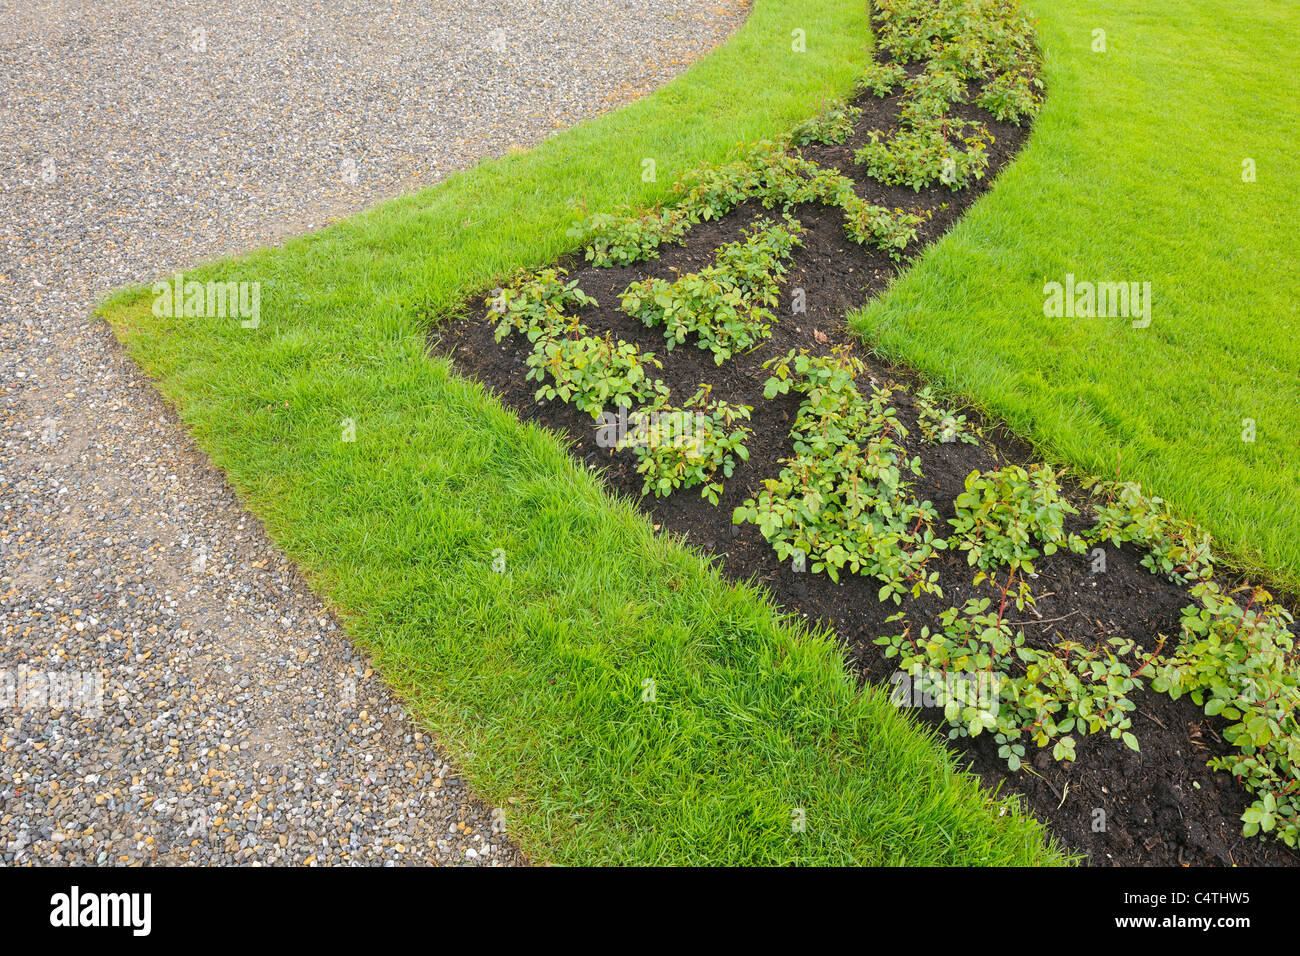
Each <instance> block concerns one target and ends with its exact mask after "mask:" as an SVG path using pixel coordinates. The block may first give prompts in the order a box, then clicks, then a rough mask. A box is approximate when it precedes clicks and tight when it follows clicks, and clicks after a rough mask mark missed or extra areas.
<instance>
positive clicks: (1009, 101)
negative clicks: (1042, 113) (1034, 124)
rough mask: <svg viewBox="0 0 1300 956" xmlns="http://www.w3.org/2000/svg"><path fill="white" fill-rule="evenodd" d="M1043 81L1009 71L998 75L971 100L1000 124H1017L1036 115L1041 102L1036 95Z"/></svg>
mask: <svg viewBox="0 0 1300 956" xmlns="http://www.w3.org/2000/svg"><path fill="white" fill-rule="evenodd" d="M1042 88H1043V81H1042V80H1040V79H1039V78H1038V77H1036V76H1034V75H1032V74H1031V73H1028V72H1027V71H1025V70H1023V69H1020V70H1012V71H1010V72H1008V73H1000V74H998V75H997V76H996V77H994V78H993V79H992V80H990V81H989V82H988V83H987V84H985V86H984V89H983V91H982V92H981V93H980V95H979V96H978V97H976V99H975V104H976V105H977V106H979V107H981V108H982V109H986V110H988V111H989V112H990V113H992V114H993V116H994V118H995V119H998V120H1001V121H1002V122H1012V123H1019V122H1020V121H1021V120H1023V119H1025V118H1026V117H1029V116H1033V115H1034V114H1035V113H1037V112H1038V106H1039V103H1040V101H1041V98H1040V96H1039V93H1038V91H1039V90H1041V89H1042Z"/></svg>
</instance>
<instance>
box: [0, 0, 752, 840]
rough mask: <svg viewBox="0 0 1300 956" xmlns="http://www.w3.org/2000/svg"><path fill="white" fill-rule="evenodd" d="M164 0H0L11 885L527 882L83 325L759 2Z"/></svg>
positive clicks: (541, 131) (611, 97)
mask: <svg viewBox="0 0 1300 956" xmlns="http://www.w3.org/2000/svg"><path fill="white" fill-rule="evenodd" d="M161 6H162V5H160V4H157V3H156V2H155V0H93V2H77V0H23V2H8V0H0V309H3V313H2V315H0V319H2V321H0V375H2V376H3V377H2V379H0V383H2V387H0V496H2V500H3V512H2V513H0V864H13V863H17V864H31V863H60V862H74V863H96V862H97V863H106V864H128V863H141V862H144V863H148V862H156V863H187V864H196V863H197V864H208V863H235V862H238V863H249V864H271V863H304V862H317V863H322V864H328V863H336V864H337V863H405V862H420V863H441V864H463V863H471V864H484V863H488V864H500V863H518V862H523V861H522V858H521V856H520V854H519V852H518V850H517V849H516V848H515V847H514V846H513V845H512V843H511V842H510V840H509V838H508V828H509V812H508V808H505V809H504V810H503V809H500V808H492V807H489V806H485V805H484V804H483V803H481V802H480V801H478V800H477V799H475V798H474V797H473V795H472V794H470V793H468V792H467V791H466V788H465V787H464V785H463V784H462V783H461V782H460V780H459V779H458V778H457V776H456V774H455V772H454V770H452V768H450V767H449V766H448V764H447V763H446V762H445V761H444V759H443V757H442V755H441V754H440V752H439V751H438V749H437V748H435V747H434V746H433V744H432V742H431V741H430V740H429V739H428V738H427V737H425V736H422V735H421V734H420V733H419V732H418V730H417V729H416V728H415V727H413V726H412V724H411V720H410V718H409V716H408V715H407V713H406V711H405V709H404V708H403V706H402V704H401V703H400V702H399V701H398V700H397V699H396V698H395V697H394V696H393V694H392V693H391V692H390V691H389V690H388V689H387V688H386V686H385V685H384V684H383V683H381V682H380V680H379V679H378V677H377V676H376V675H374V674H372V673H371V672H370V670H369V668H368V666H367V663H366V661H365V659H364V658H363V657H362V656H361V655H360V654H359V653H358V652H357V651H356V649H355V648H353V647H352V646H351V644H350V643H349V642H348V640H347V639H346V638H345V636H344V635H343V633H342V632H341V630H340V628H339V625H338V624H337V622H336V621H335V620H334V619H333V617H332V616H331V615H330V613H329V612H328V611H327V610H326V609H325V608H324V607H323V606H322V605H321V603H320V602H319V601H318V600H316V598H315V597H314V596H313V595H312V594H311V593H310V591H308V590H307V588H306V587H305V586H304V585H303V583H302V581H301V579H300V578H299V577H298V576H297V574H296V573H295V571H294V569H293V567H292V566H291V565H290V563H289V562H288V561H286V559H285V558H284V557H283V555H281V554H280V553H279V551H278V550H277V549H276V548H275V547H274V546H273V545H272V544H271V542H270V541H269V539H268V538H267V536H266V534H265V533H264V531H263V530H262V528H261V526H260V524H259V523H258V522H257V521H256V520H254V519H253V518H251V517H250V516H249V515H248V514H247V513H245V512H244V511H243V510H242V509H241V508H240V506H239V504H238V502H237V501H236V500H235V498H234V496H233V495H232V493H231V492H230V490H229V489H228V487H227V486H226V484H225V482H224V481H223V479H222V476H221V475H220V473H219V472H217V471H216V470H215V469H214V468H213V467H212V466H211V465H210V464H209V463H208V461H207V459H206V458H205V456H203V455H202V454H201V453H200V452H198V451H197V450H196V448H195V446H194V444H193V442H192V440H191V439H190V437H189V436H188V435H187V434H186V433H185V432H184V431H183V429H181V427H180V426H179V425H178V424H177V423H176V420H175V418H174V416H173V415H172V414H171V413H170V411H169V410H168V409H167V408H166V406H165V405H164V403H163V402H162V400H161V399H160V397H159V396H158V394H157V393H156V392H155V390H154V389H153V387H152V386H151V385H150V384H149V383H148V382H147V381H146V380H144V379H143V377H142V376H141V375H140V373H139V371H138V370H137V369H136V367H135V366H134V364H133V363H132V362H131V361H129V360H128V359H126V358H125V357H124V356H123V354H122V352H121V350H120V348H118V346H117V345H116V343H115V342H114V341H113V339H112V337H111V335H110V334H109V333H108V332H107V330H106V328H105V327H104V326H103V324H102V323H100V322H99V321H98V320H95V319H92V318H91V317H90V315H89V309H90V307H91V306H92V305H93V303H94V301H95V300H97V299H98V298H99V296H100V295H101V294H102V293H103V292H105V291H106V290H108V289H110V288H113V287H116V286H119V285H122V284H125V283H128V282H143V281H149V280H152V279H153V278H154V277H155V276H158V275H160V274H166V273H168V272H170V271H172V270H174V269H178V268H182V267H185V266H189V265H192V264H194V263H196V262H198V261H201V260H204V259H208V258H212V257H214V256H216V255H219V254H223V253H227V252H234V251H239V250H242V249H246V248H248V247H251V246H256V245H262V244H266V243H270V242H274V241H276V240H278V239H280V238H282V237H284V236H286V235H291V234H296V233H300V232H303V231H306V230H308V229H311V228H313V227H316V226H319V225H322V224H324V223H326V222H328V221H330V220H331V219H332V218H334V217H337V216H340V215H343V214H346V213H349V212H352V211H355V210H357V209H360V208H364V207H365V206H367V205H370V204H372V203H374V202H375V201H377V200H379V199H382V198H384V197H387V196H390V195H395V194H397V193H401V192H404V191H408V190H410V189H413V188H416V187H418V186H422V185H427V184H429V183H431V182H434V181H436V180H437V179H439V178H441V177H443V176H445V175H446V174H448V173H450V172H452V171H454V170H455V169H457V168H461V167H464V166H466V165H468V164H470V163H472V162H473V161H474V160H476V159H478V158H481V157H484V156H487V155H493V154H498V153H501V152H503V151H505V150H508V149H511V148H520V147H526V146H529V145H531V144H533V143H535V142H537V141H538V140H540V139H541V138H543V137H545V136H546V135H548V134H550V133H551V132H553V131H554V130H555V129H557V128H560V127H564V126H568V125H571V124H572V123H574V122H576V121H578V120H580V119H582V118H584V117H587V116H590V115H593V114H595V113H599V112H602V111H604V110H607V109H610V108H613V107H614V106H617V105H619V104H620V103H622V102H625V101H627V100H628V99H631V98H633V97H634V96H636V95H638V94H640V93H643V92H645V91H646V90H648V89H651V88H653V87H654V86H656V85H659V84H660V83H662V82H664V81H665V80H666V79H668V78H669V77H671V76H672V75H674V74H675V73H677V72H680V71H681V70H682V69H684V68H685V66H686V65H688V64H689V63H690V62H691V61H693V60H694V59H696V58H698V57H699V56H700V55H702V54H703V53H704V52H706V51H707V50H708V49H710V48H711V47H713V46H714V45H716V44H717V43H718V42H719V41H720V40H721V39H723V38H724V37H725V36H726V35H727V34H728V33H729V32H730V31H732V30H733V29H735V27H736V26H737V25H738V24H739V22H740V21H741V19H742V18H743V16H744V14H745V7H744V5H743V4H739V3H735V2H717V0H623V2H618V0H586V2H582V0H532V2H519V0H512V2H487V0H448V2H429V0H423V2H406V0H331V2H307V0H190V2H183V3H177V4H171V5H168V6H167V8H166V9H159V8H160V7H161ZM73 678H78V679H82V680H84V683H81V684H76V685H71V687H70V685H69V684H68V683H67V682H68V681H69V680H71V679H73ZM97 689H98V691H100V692H102V698H100V699H98V700H97V699H96V691H97ZM72 691H75V693H72ZM60 695H63V697H64V699H62V700H55V699H52V698H55V697H59V696H60Z"/></svg>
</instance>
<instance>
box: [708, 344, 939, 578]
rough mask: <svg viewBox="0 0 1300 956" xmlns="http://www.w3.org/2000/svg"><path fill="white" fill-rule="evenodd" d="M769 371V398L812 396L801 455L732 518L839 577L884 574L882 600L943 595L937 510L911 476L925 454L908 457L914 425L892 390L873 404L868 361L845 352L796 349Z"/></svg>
mask: <svg viewBox="0 0 1300 956" xmlns="http://www.w3.org/2000/svg"><path fill="white" fill-rule="evenodd" d="M766 367H767V368H768V369H769V370H770V371H771V372H772V376H771V377H770V378H769V379H768V381H767V383H766V385H765V386H764V395H765V396H767V397H768V398H772V397H775V396H776V395H779V394H784V393H786V392H789V391H791V390H794V391H797V392H800V393H802V394H803V395H804V399H803V402H802V403H801V404H800V407H799V412H798V414H797V416H796V418H795V423H794V427H793V428H792V429H791V436H792V437H793V439H794V450H795V457H794V458H792V459H788V460H787V461H786V462H785V466H786V467H785V468H783V469H782V471H781V474H780V475H779V476H778V477H777V478H776V479H768V480H766V481H764V483H763V485H764V488H763V491H762V492H760V493H759V494H758V495H757V496H756V497H755V498H751V499H749V500H748V501H746V502H745V503H744V504H743V505H741V506H740V507H738V508H737V509H736V510H735V512H734V513H733V515H732V521H733V522H734V523H736V524H743V523H747V522H748V523H752V524H755V525H757V526H758V528H759V531H760V532H761V533H762V534H763V536H764V537H765V538H766V539H767V540H768V541H769V542H770V543H771V544H772V546H773V547H774V548H775V550H776V552H777V555H778V556H779V557H780V558H781V559H782V560H787V559H790V558H797V559H800V560H809V561H811V563H812V567H811V570H812V571H813V572H814V573H816V572H820V571H825V572H826V574H827V575H829V576H830V578H831V579H832V580H834V581H838V580H839V573H840V571H841V570H843V569H845V568H847V569H848V570H849V571H851V572H852V573H854V574H863V575H868V576H871V577H874V578H876V579H878V580H879V581H881V582H882V585H881V588H880V590H879V592H878V597H879V599H880V600H882V601H883V600H885V599H886V598H892V599H893V600H894V601H895V603H897V602H899V601H900V600H901V595H902V594H903V593H905V592H907V591H908V590H910V591H911V593H912V594H913V595H914V596H915V595H917V594H920V593H922V592H926V593H932V594H938V593H941V592H940V590H939V586H938V583H937V582H938V573H937V572H927V571H926V570H925V564H926V562H927V561H928V560H929V559H930V558H931V557H932V556H933V554H934V552H935V551H936V550H942V549H943V548H944V547H945V543H944V541H943V540H942V539H941V538H937V537H936V536H935V535H934V533H933V530H932V525H933V523H934V521H935V520H936V519H937V517H938V516H937V513H936V512H935V510H934V507H933V506H932V505H931V504H930V502H928V501H925V502H918V501H917V500H916V499H915V498H913V497H912V496H911V495H910V494H909V490H910V484H909V482H908V481H907V480H906V479H905V477H904V475H905V474H908V473H910V474H912V475H919V474H920V460H919V459H915V458H913V459H911V460H908V459H906V458H905V457H904V456H903V451H902V449H901V447H900V446H899V445H898V443H897V441H896V440H895V439H896V438H900V437H903V436H905V435H906V430H905V429H904V428H903V426H902V425H901V424H900V423H899V422H898V417H897V412H896V410H895V409H894V408H893V406H892V405H891V404H890V398H891V395H892V393H891V392H890V390H888V389H876V390H875V392H874V393H873V395H872V398H871V400H870V401H867V400H864V399H863V397H862V394H861V392H860V391H859V390H858V388H857V385H856V384H855V382H854V378H855V376H856V375H857V374H859V373H860V372H861V369H862V366H861V363H859V362H858V361H857V360H856V359H855V358H853V357H852V356H850V355H849V354H848V352H847V350H844V349H836V350H834V352H833V353H832V355H830V356H828V357H827V356H811V355H809V354H808V353H807V352H800V353H798V354H796V353H794V352H791V353H789V354H788V355H786V356H782V357H780V358H777V359H772V360H770V361H769V362H768V363H767V366H766ZM864 442H865V444H863V443H864Z"/></svg>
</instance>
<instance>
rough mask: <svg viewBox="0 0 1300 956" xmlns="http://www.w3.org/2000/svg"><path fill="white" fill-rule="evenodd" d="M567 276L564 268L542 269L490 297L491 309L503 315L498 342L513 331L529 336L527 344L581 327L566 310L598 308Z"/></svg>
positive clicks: (499, 324)
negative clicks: (594, 306) (567, 279)
mask: <svg viewBox="0 0 1300 956" xmlns="http://www.w3.org/2000/svg"><path fill="white" fill-rule="evenodd" d="M567 276H568V272H566V271H565V270H563V269H542V270H540V271H539V272H535V273H531V274H528V275H522V276H520V277H518V278H517V279H516V280H515V281H514V282H513V283H511V284H510V285H509V286H507V287H506V288H504V289H502V290H501V291H500V292H498V293H497V294H496V295H494V296H492V297H491V298H489V299H488V300H487V305H488V307H489V308H490V309H491V311H492V312H493V313H495V314H497V315H500V316H501V318H500V320H499V321H498V324H497V328H496V340H497V341H498V342H500V341H501V340H502V339H503V338H505V337H506V336H507V335H509V334H510V333H511V332H519V333H521V334H523V335H526V336H528V341H530V342H536V341H537V340H538V339H539V338H543V337H551V336H554V335H559V334H564V333H566V332H571V331H574V330H576V329H577V328H579V326H578V325H577V321H576V320H575V319H573V318H571V317H570V316H567V315H565V314H564V310H565V309H566V308H569V307H575V308H582V307H583V306H588V305H595V304H596V300H595V299H593V298H592V297H591V296H589V295H587V293H585V292H583V291H582V290H581V289H579V288H578V283H577V280H576V279H575V280H572V281H568V282H566V281H565V277H567Z"/></svg>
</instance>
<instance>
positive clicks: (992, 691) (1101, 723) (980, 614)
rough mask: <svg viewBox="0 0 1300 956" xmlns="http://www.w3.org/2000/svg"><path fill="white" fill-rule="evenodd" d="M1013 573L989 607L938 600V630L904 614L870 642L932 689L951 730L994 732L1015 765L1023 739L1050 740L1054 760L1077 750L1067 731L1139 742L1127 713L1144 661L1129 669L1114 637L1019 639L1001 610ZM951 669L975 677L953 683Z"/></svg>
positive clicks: (1123, 644) (1134, 745) (1128, 645)
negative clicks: (1099, 643) (1045, 643)
mask: <svg viewBox="0 0 1300 956" xmlns="http://www.w3.org/2000/svg"><path fill="white" fill-rule="evenodd" d="M1014 576H1015V572H1014V571H1013V572H1011V573H1009V574H1008V578H1007V586H1006V588H1004V589H1003V591H1002V596H1001V601H1000V603H999V606H998V608H997V610H996V611H994V610H992V609H991V608H990V601H989V599H988V598H974V599H971V600H969V601H967V602H966V604H965V605H964V606H963V607H962V608H960V609H959V608H955V607H950V608H948V609H946V610H945V611H944V612H943V613H942V614H941V615H940V618H939V623H940V625H941V627H940V629H939V630H937V631H932V630H931V629H930V628H929V627H928V626H923V627H922V628H921V631H920V634H919V635H915V636H914V635H913V633H912V625H910V624H908V625H906V626H905V627H904V629H903V631H902V632H901V633H899V634H893V635H889V636H886V637H880V638H877V639H876V641H875V643H876V644H878V645H880V646H882V647H883V648H884V654H885V656H886V657H888V658H893V657H897V658H899V665H900V668H901V669H902V670H904V671H906V672H908V673H910V674H911V675H912V679H913V682H914V686H916V687H917V689H919V690H921V691H922V692H923V693H926V694H929V695H932V696H934V697H936V698H937V699H936V703H937V704H940V705H941V706H943V708H944V719H945V720H946V721H947V722H948V725H949V727H950V728H951V729H950V730H949V736H950V737H967V736H978V735H979V734H981V733H991V734H993V735H994V741H995V742H996V743H997V744H998V756H1000V757H1001V758H1002V759H1004V760H1006V762H1007V767H1008V768H1009V769H1010V770H1011V771H1013V772H1014V771H1016V770H1019V769H1020V767H1021V764H1022V762H1023V760H1024V756H1025V741H1026V739H1028V741H1030V742H1032V743H1034V744H1035V745H1036V746H1039V747H1046V746H1048V745H1049V744H1050V745H1051V747H1052V756H1053V757H1054V758H1055V759H1056V760H1073V759H1074V758H1075V741H1074V737H1073V736H1072V734H1074V733H1086V734H1094V733H1101V732H1106V733H1109V735H1110V736H1111V737H1113V738H1115V739H1117V740H1121V741H1122V742H1123V743H1124V744H1125V745H1126V746H1128V747H1129V748H1131V749H1133V750H1137V749H1138V746H1139V745H1138V740H1137V737H1136V736H1134V734H1133V733H1132V731H1131V730H1130V727H1131V726H1132V718H1131V717H1130V716H1129V715H1130V714H1131V712H1132V711H1133V710H1134V709H1135V706H1136V705H1135V704H1134V703H1133V701H1132V700H1131V699H1130V697H1129V695H1130V694H1131V693H1132V692H1133V691H1134V690H1137V689H1139V688H1140V686H1141V679H1140V673H1141V670H1142V669H1143V668H1145V667H1146V666H1147V665H1148V664H1149V663H1150V661H1148V662H1147V663H1144V664H1143V665H1142V667H1141V668H1139V669H1138V671H1137V672H1134V671H1133V670H1132V669H1131V667H1130V665H1129V663H1128V661H1127V660H1126V658H1128V657H1131V656H1132V655H1133V654H1134V652H1135V651H1136V648H1135V646H1134V644H1133V642H1132V641H1129V640H1125V639H1121V638H1112V639H1111V640H1110V641H1108V642H1107V645H1105V646H1103V647H1101V648H1098V649H1088V648H1085V647H1083V646H1082V645H1080V644H1076V643H1074V642H1070V641H1062V642H1061V643H1059V644H1057V645H1056V646H1055V647H1054V648H1053V649H1052V650H1041V649H1038V648H1035V647H1032V646H1030V645H1028V644H1026V643H1025V635H1024V632H1023V631H1020V630H1016V629H1015V628H1014V627H1013V626H1012V625H1011V624H1010V623H1009V622H1008V621H1007V620H1006V618H1005V616H1004V612H1005V610H1006V607H1007V598H1008V593H1009V590H1010V587H1011V581H1012V579H1013V578H1014ZM902 617H903V615H902V614H901V613H899V614H896V615H894V616H893V617H892V618H890V620H891V621H895V620H901V619H902ZM953 674H963V675H973V676H974V679H973V680H968V681H967V682H966V683H965V684H961V683H955V682H954V681H952V680H951V679H950V676H949V675H953ZM954 691H955V692H954Z"/></svg>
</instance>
